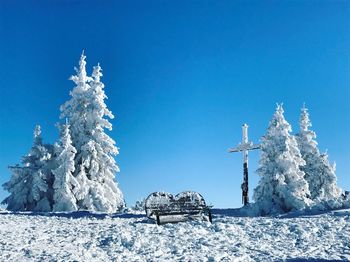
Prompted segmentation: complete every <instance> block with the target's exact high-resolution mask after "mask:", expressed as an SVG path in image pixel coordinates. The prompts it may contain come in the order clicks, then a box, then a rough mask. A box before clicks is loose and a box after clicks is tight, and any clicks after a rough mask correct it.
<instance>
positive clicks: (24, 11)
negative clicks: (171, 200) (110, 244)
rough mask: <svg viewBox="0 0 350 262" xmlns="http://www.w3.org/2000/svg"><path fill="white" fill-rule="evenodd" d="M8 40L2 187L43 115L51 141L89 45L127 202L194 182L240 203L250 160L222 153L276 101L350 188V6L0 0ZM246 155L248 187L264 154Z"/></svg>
mask: <svg viewBox="0 0 350 262" xmlns="http://www.w3.org/2000/svg"><path fill="white" fill-rule="evenodd" d="M0 35H1V41H0V88H1V96H0V103H1V106H0V183H1V184H2V183H4V182H5V181H7V180H8V179H9V177H10V174H9V172H8V170H7V166H8V165H13V164H16V163H18V162H19V161H20V158H21V156H22V155H24V154H26V153H27V152H28V150H29V148H30V146H31V144H32V131H33V129H34V126H35V125H36V124H40V125H42V129H43V137H44V140H45V141H46V142H49V143H53V142H54V141H55V140H56V139H57V137H58V132H57V130H56V128H55V126H54V125H55V123H56V122H57V121H59V106H60V105H61V104H62V103H64V102H65V101H66V100H67V99H68V98H69V91H70V90H71V89H72V88H73V86H74V85H73V83H72V82H71V81H69V80H68V77H69V76H70V75H72V74H73V73H74V71H73V67H74V66H76V65H77V63H78V59H79V56H80V54H81V51H82V50H83V49H84V50H85V52H86V55H87V62H88V72H91V68H92V66H93V65H95V64H97V63H98V62H100V63H101V65H102V68H103V70H104V77H103V81H104V83H105V85H106V89H105V90H106V93H107V95H108V97H109V99H108V100H107V105H108V106H109V108H110V109H111V110H112V111H113V113H114V114H115V115H116V119H115V120H114V121H113V127H114V129H113V131H112V132H111V133H110V135H111V137H112V138H114V139H115V140H116V141H117V145H118V146H119V147H120V155H119V156H118V157H117V158H116V160H117V162H118V164H119V166H120V168H121V172H120V173H119V174H118V176H117V180H118V182H119V185H120V187H121V189H122V191H123V192H124V195H125V198H126V201H127V203H128V204H129V205H130V204H133V203H134V202H135V201H136V200H137V199H140V198H142V197H146V196H147V195H148V194H149V193H151V192H153V191H157V190H165V191H168V192H171V193H174V194H175V193H178V192H180V191H182V190H186V189H191V190H196V191H199V192H200V193H202V194H203V195H204V196H205V198H206V200H207V202H210V203H212V204H214V205H215V206H216V207H238V206H240V204H241V190H240V184H241V181H242V167H241V165H242V157H241V155H240V154H228V153H227V149H228V148H229V147H231V146H235V145H236V144H237V143H238V142H239V141H240V140H241V125H242V124H243V123H244V122H247V123H248V124H249V125H250V130H249V131H250V138H251V139H252V140H253V141H254V142H258V141H259V138H260V137H261V136H262V135H263V134H264V132H265V131H266V127H267V125H268V122H269V120H270V119H271V116H272V114H273V112H274V109H275V105H276V102H284V108H285V116H286V118H287V120H288V121H289V122H290V123H291V124H292V126H293V131H297V129H298V126H297V124H298V118H299V112H300V107H301V106H302V104H303V102H305V103H306V105H307V106H308V107H309V109H310V114H311V120H312V122H313V128H314V130H315V131H316V133H317V135H318V142H319V146H320V149H321V150H326V149H328V152H329V154H330V159H331V160H332V161H336V162H337V175H338V183H339V185H340V186H342V187H343V188H346V189H348V190H349V189H350V178H349V177H350V176H349V175H350V171H349V170H350V161H349V160H350V142H349V141H350V139H349V134H350V121H349V120H350V116H349V112H350V101H349V100H350V2H349V1H214V0H213V1H161V0H158V1H85V0H84V1H68V0H62V1H14V0H7V1H6V0H5V1H1V2H0ZM250 156H251V158H250V171H251V172H250V178H251V180H250V181H251V184H250V191H251V192H252V191H253V190H252V189H253V188H254V187H255V185H256V184H257V180H258V178H257V175H256V174H255V170H256V168H257V161H258V152H253V153H252V154H251V155H250ZM5 196H6V192H4V191H3V190H2V189H0V198H1V199H3V198H4V197H5Z"/></svg>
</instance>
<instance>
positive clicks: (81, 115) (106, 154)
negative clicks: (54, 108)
mask: <svg viewBox="0 0 350 262" xmlns="http://www.w3.org/2000/svg"><path fill="white" fill-rule="evenodd" d="M85 58H86V57H85V55H84V54H82V56H81V59H80V62H79V65H80V67H79V69H78V70H77V75H76V76H72V78H71V79H72V80H73V81H74V82H75V84H76V87H75V88H74V89H73V91H72V92H71V93H70V94H71V96H72V98H71V99H70V100H69V101H67V102H66V103H65V104H64V105H63V106H62V107H61V112H62V114H61V117H65V118H68V119H69V121H70V124H71V137H72V141H73V146H74V147H75V148H76V149H77V154H76V157H75V165H76V166H79V168H78V169H77V168H76V174H75V176H78V175H79V180H80V181H85V182H86V185H87V186H88V187H89V188H88V191H87V194H85V198H83V199H81V200H80V201H78V206H79V208H80V209H88V210H95V211H103V212H115V211H117V210H120V209H122V208H123V207H124V206H125V203H124V199H123V194H122V192H121V191H120V189H119V188H118V186H117V184H116V182H115V181H114V179H115V173H116V172H118V171H119V168H118V166H117V165H116V162H115V160H114V156H115V155H117V154H118V149H117V147H116V146H115V142H114V141H113V140H112V139H111V138H110V137H109V136H108V135H107V134H106V133H105V132H104V130H105V128H107V129H109V130H111V129H112V125H111V123H110V122H109V121H108V119H107V118H106V117H108V118H111V119H112V118H113V114H112V113H111V111H109V110H108V109H107V106H106V104H105V102H104V99H106V98H107V96H106V95H105V93H104V90H103V88H104V85H103V83H102V82H101V80H100V78H101V76H102V73H101V67H100V66H99V65H98V66H96V67H94V71H93V74H92V78H91V77H88V76H87V75H86V69H85V66H86V62H85ZM84 175H85V176H86V178H84V177H83V176H84ZM83 195H84V191H80V192H79V196H80V197H82V196H83Z"/></svg>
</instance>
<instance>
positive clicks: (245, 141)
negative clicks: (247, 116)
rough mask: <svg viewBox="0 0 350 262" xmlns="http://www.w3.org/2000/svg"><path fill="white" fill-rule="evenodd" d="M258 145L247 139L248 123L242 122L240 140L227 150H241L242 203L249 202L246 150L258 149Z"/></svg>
mask: <svg viewBox="0 0 350 262" xmlns="http://www.w3.org/2000/svg"><path fill="white" fill-rule="evenodd" d="M259 148H260V145H258V144H253V142H249V141H248V125H247V124H244V125H243V126H242V142H241V143H239V144H238V146H237V147H235V148H230V149H229V152H230V153H233V152H243V183H242V185H241V188H242V203H243V204H244V205H247V204H248V203H249V195H248V151H249V150H254V149H259Z"/></svg>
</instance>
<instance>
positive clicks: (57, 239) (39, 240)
mask: <svg viewBox="0 0 350 262" xmlns="http://www.w3.org/2000/svg"><path fill="white" fill-rule="evenodd" d="M213 211H214V212H213V213H214V222H213V224H210V223H208V222H204V221H190V222H186V223H178V224H166V225H163V226H157V225H155V224H154V223H152V222H150V221H149V220H148V219H147V218H146V217H145V216H144V215H142V214H120V215H107V214H92V213H89V212H74V213H57V214H52V213H50V214H41V215H38V214H35V213H10V212H0V261H33V260H35V261H43V260H45V261H50V260H52V261H57V260H58V261H111V260H113V261H276V260H277V261H281V260H282V261H283V260H289V259H290V260H292V261H293V260H294V261H296V260H295V259H310V260H311V261H312V260H314V261H315V260H320V259H328V260H342V261H344V260H350V210H338V211H334V212H330V213H325V214H319V215H310V216H296V217H292V218H276V217H275V218H272V217H256V218H253V217H237V214H238V213H237V211H235V210H213Z"/></svg>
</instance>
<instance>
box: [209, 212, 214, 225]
mask: <svg viewBox="0 0 350 262" xmlns="http://www.w3.org/2000/svg"><path fill="white" fill-rule="evenodd" d="M208 218H209V222H210V223H213V218H212V217H211V212H210V211H208Z"/></svg>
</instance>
